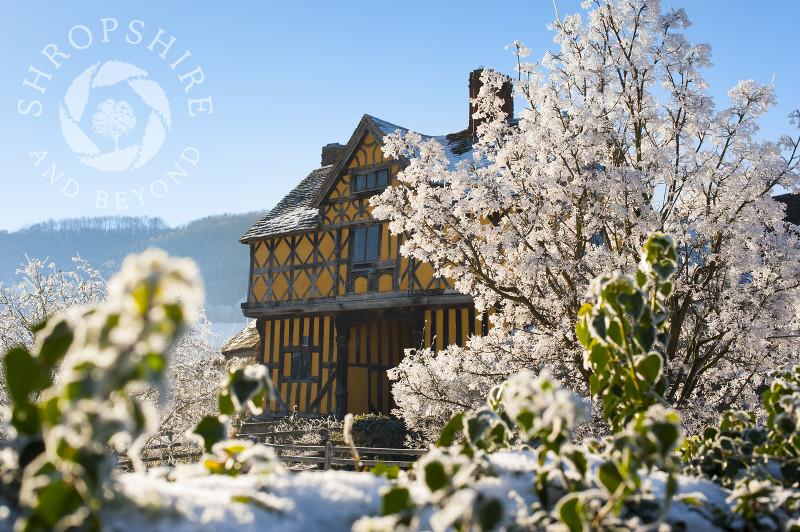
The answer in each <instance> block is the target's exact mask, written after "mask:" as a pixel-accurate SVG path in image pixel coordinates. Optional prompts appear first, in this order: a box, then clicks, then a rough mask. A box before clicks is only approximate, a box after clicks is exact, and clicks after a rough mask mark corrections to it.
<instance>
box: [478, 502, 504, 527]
mask: <svg viewBox="0 0 800 532" xmlns="http://www.w3.org/2000/svg"><path fill="white" fill-rule="evenodd" d="M502 519H503V504H502V503H501V502H500V501H498V500H497V499H495V498H492V499H490V500H489V501H488V502H487V503H486V504H483V505H481V506H480V507H479V508H478V522H479V523H480V525H481V528H480V529H481V530H493V529H494V528H495V527H496V526H497V525H498V524H499V523H500V521H501V520H502Z"/></svg>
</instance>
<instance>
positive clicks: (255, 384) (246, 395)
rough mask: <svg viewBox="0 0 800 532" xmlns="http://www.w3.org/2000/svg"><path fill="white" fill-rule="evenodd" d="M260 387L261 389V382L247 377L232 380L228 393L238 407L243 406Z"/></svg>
mask: <svg viewBox="0 0 800 532" xmlns="http://www.w3.org/2000/svg"><path fill="white" fill-rule="evenodd" d="M261 389H263V388H262V384H261V382H259V381H257V380H255V379H249V378H241V379H237V380H234V381H233V382H231V385H230V388H229V390H230V394H231V395H232V396H233V397H235V398H236V401H237V402H238V403H239V405H240V407H244V405H246V404H247V402H248V401H250V400H252V398H253V397H254V396H255V395H257V394H258V392H259V390H261Z"/></svg>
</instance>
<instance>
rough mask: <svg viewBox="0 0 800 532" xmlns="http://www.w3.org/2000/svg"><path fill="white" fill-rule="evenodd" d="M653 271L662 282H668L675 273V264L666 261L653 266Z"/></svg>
mask: <svg viewBox="0 0 800 532" xmlns="http://www.w3.org/2000/svg"><path fill="white" fill-rule="evenodd" d="M653 271H654V272H656V273H657V274H658V277H659V279H660V280H661V281H666V280H667V279H669V278H670V277H671V276H672V274H673V273H675V263H674V262H667V261H665V262H659V263H657V264H653Z"/></svg>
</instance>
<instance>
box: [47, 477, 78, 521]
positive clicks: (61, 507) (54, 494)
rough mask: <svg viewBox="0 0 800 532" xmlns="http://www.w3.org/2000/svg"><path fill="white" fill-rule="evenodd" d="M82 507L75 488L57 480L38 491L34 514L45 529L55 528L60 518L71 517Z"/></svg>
mask: <svg viewBox="0 0 800 532" xmlns="http://www.w3.org/2000/svg"><path fill="white" fill-rule="evenodd" d="M82 506H83V499H82V498H81V495H80V493H78V490H77V489H76V488H75V486H73V485H71V484H69V483H68V482H65V481H63V480H58V481H55V482H51V483H50V484H47V485H46V486H44V487H43V488H41V489H40V490H39V492H38V493H37V501H36V509H35V512H36V516H37V517H38V518H40V519H41V521H42V523H43V524H44V525H45V526H46V527H49V528H55V525H56V523H58V522H59V521H60V520H61V519H62V518H64V517H67V516H70V515H72V514H73V513H75V512H76V511H77V510H78V509H80V508H81V507H82Z"/></svg>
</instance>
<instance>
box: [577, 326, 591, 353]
mask: <svg viewBox="0 0 800 532" xmlns="http://www.w3.org/2000/svg"><path fill="white" fill-rule="evenodd" d="M575 335H576V336H577V337H578V341H579V342H580V343H581V345H582V346H584V347H589V338H590V337H589V327H588V326H587V325H586V323H584V321H583V320H579V321H578V323H576V324H575Z"/></svg>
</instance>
